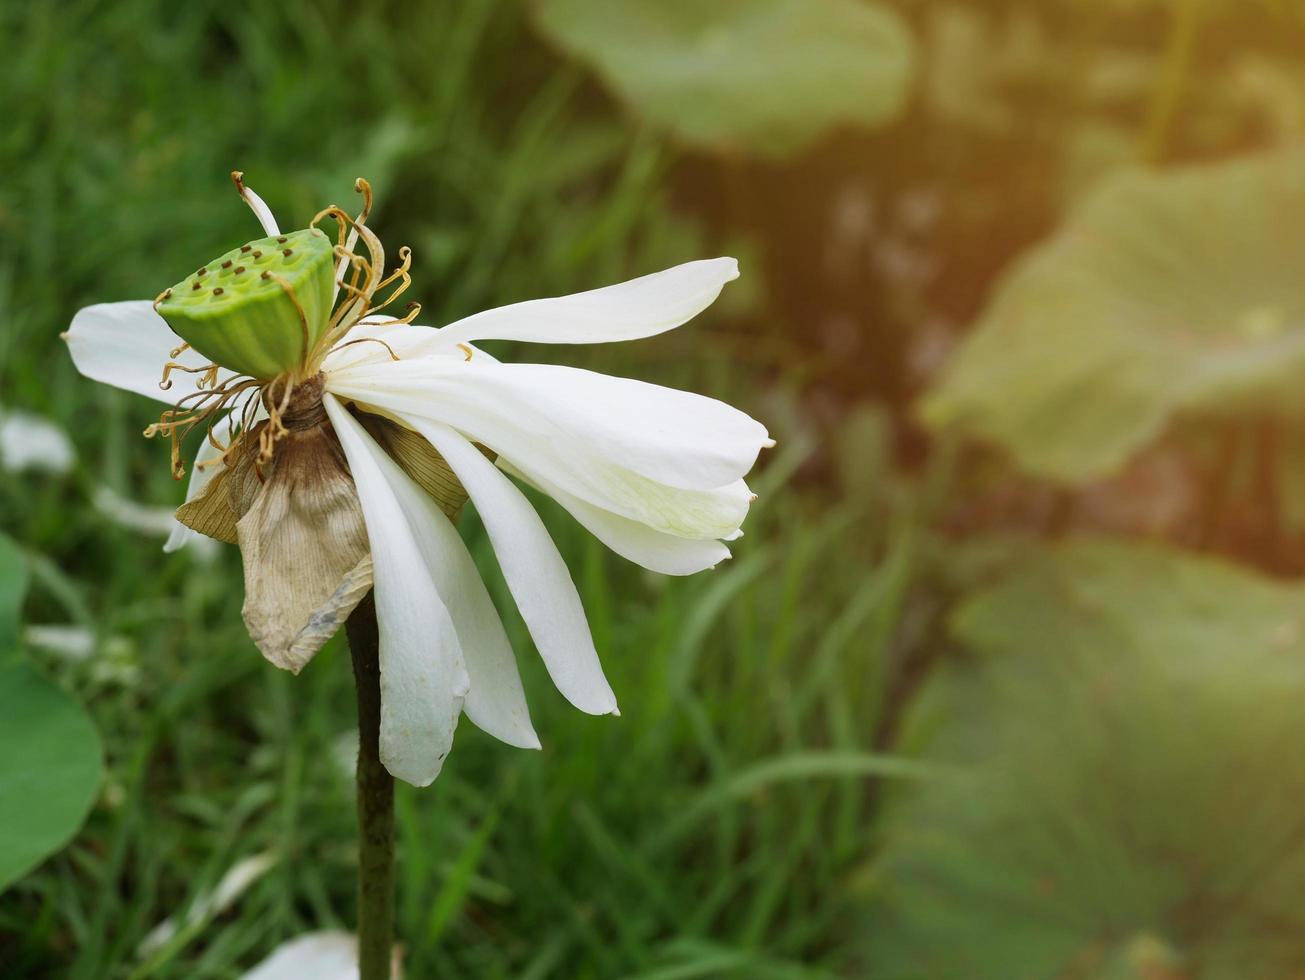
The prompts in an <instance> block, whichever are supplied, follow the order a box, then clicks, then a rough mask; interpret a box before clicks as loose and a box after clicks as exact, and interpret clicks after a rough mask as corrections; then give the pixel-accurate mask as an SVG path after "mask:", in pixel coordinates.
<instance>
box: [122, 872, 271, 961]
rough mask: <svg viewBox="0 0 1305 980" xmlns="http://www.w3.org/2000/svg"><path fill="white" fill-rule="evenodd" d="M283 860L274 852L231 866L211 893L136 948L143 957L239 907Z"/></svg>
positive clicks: (151, 933)
mask: <svg viewBox="0 0 1305 980" xmlns="http://www.w3.org/2000/svg"><path fill="white" fill-rule="evenodd" d="M278 860H280V858H279V857H278V856H277V854H276V853H275V852H274V851H264V852H262V853H261V854H254V855H251V856H250V857H247V858H243V859H242V860H240V861H237V862H236V863H235V864H233V865H232V866H231V868H230V869H229V870H228V871H227V873H226V874H224V875H223V876H222V879H221V880H220V881H219V882H218V883H217V886H216V887H215V888H214V889H213V890H212V891H211V892H205V893H204V894H202V895H199V896H198V897H197V898H196V899H195V900H194V901H193V902H191V903H190V907H189V908H188V909H187V910H186V913H185V915H184V916H183V917H181V918H180V919H178V917H176V916H169V917H168V918H166V919H164V920H163V921H162V922H160V923H159V924H158V925H157V926H155V927H154V928H153V929H151V930H150V931H149V933H148V934H146V936H145V938H144V939H142V940H141V941H140V945H139V946H137V947H136V952H137V954H139V955H140V956H149V955H150V954H151V953H154V952H155V951H157V950H159V949H162V948H163V947H164V946H165V945H167V943H168V942H169V941H170V940H171V939H172V937H173V936H175V935H176V934H177V933H178V932H180V931H181V930H182V929H186V928H191V927H194V926H198V925H200V924H202V923H204V922H206V921H207V920H209V919H210V918H212V917H213V916H215V915H220V914H222V913H223V912H225V911H226V910H227V909H229V908H230V907H231V906H232V905H233V904H235V902H236V899H238V898H239V897H240V896H241V895H243V894H244V893H245V892H246V891H247V890H248V889H249V887H250V886H251V885H253V884H254V882H256V881H258V879H259V878H261V877H263V875H265V874H267V872H268V871H270V870H271V869H272V867H273V866H274V865H275V864H276V863H277V861H278Z"/></svg>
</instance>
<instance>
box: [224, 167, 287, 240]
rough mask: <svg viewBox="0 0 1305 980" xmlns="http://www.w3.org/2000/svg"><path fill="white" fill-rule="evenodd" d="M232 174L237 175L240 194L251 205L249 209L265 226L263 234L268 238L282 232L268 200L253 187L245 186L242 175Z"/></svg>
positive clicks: (237, 188)
mask: <svg viewBox="0 0 1305 980" xmlns="http://www.w3.org/2000/svg"><path fill="white" fill-rule="evenodd" d="M232 176H233V177H235V181H236V190H238V191H239V192H240V196H241V197H242V198H244V201H245V203H246V204H248V205H249V209H250V210H251V211H253V212H254V217H256V218H257V219H258V223H259V224H260V225H262V226H263V234H264V235H266V236H267V237H268V238H271V237H273V236H275V235H279V234H281V229H280V228H278V227H277V224H276V218H275V217H274V216H273V214H272V209H271V208H269V207H268V206H267V202H266V201H264V200H263V199H262V198H261V197H259V196H258V195H257V194H255V193H254V190H253V188H252V187H247V186H245V182H244V181H243V180H241V179H240V177H237V176H236V175H235V174H232Z"/></svg>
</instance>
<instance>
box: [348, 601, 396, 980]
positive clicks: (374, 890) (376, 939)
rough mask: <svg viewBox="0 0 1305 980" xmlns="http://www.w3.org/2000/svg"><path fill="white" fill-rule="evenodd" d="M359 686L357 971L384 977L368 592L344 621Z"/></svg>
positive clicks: (388, 854)
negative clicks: (346, 621)
mask: <svg viewBox="0 0 1305 980" xmlns="http://www.w3.org/2000/svg"><path fill="white" fill-rule="evenodd" d="M345 628H346V630H347V632H348V634H349V650H350V652H351V653H352V654H353V676H354V681H355V682H356V683H357V687H358V843H359V855H358V859H359V860H358V974H359V978H360V980H389V978H390V955H391V954H390V950H391V948H392V947H393V945H394V777H393V776H391V775H390V774H389V772H387V771H386V769H385V767H384V766H383V765H381V756H380V735H381V665H380V657H379V653H378V645H379V644H378V638H377V633H376V606H375V605H374V604H373V602H372V597H371V594H370V593H369V594H368V595H367V597H366V598H365V599H363V601H362V602H360V603H359V604H358V608H357V609H355V610H354V611H353V613H352V614H351V615H350V616H349V621H348V623H347V624H346V627H345Z"/></svg>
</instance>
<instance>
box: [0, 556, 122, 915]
mask: <svg viewBox="0 0 1305 980" xmlns="http://www.w3.org/2000/svg"><path fill="white" fill-rule="evenodd" d="M26 580H27V575H26V569H25V566H24V562H23V561H22V555H21V552H19V550H18V549H17V547H15V546H14V544H13V543H12V542H11V541H9V540H8V539H7V538H5V537H4V536H3V535H0V889H3V888H5V887H7V886H8V885H9V884H10V883H12V882H13V881H15V880H16V879H18V878H20V877H21V876H22V875H24V874H26V873H27V872H28V871H30V870H31V869H32V868H33V867H35V866H36V865H37V864H38V863H40V861H41V860H43V859H44V858H45V857H47V856H48V855H50V854H52V853H54V852H55V851H56V850H58V849H59V848H60V847H62V846H63V845H64V844H66V843H67V842H68V840H69V838H71V837H72V835H73V834H74V833H75V832H76V831H77V828H78V827H80V826H81V824H82V821H83V820H84V819H86V813H87V811H89V810H90V807H91V802H92V801H93V800H94V798H95V791H96V789H97V788H98V787H99V784H100V774H101V769H102V764H101V751H100V739H99V735H98V734H96V731H95V727H94V725H92V724H91V720H90V718H89V717H88V716H87V714H86V712H85V711H84V710H82V707H81V706H80V705H79V704H77V703H76V702H75V701H73V700H72V699H71V698H69V697H68V695H66V694H64V693H63V691H62V690H60V689H59V688H58V687H57V686H55V685H54V684H52V683H50V682H49V681H48V680H46V679H45V678H44V677H42V676H41V675H40V674H39V673H38V672H37V671H36V670H35V669H34V668H33V667H32V666H31V665H30V664H28V663H27V661H26V660H25V659H23V658H22V657H20V656H18V655H17V654H16V653H15V652H14V633H15V632H16V630H17V618H18V617H17V614H18V607H19V605H20V604H21V602H22V598H23V593H24V591H25V590H26Z"/></svg>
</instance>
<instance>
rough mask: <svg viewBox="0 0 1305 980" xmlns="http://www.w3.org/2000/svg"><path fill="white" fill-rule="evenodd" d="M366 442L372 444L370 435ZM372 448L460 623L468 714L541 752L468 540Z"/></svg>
mask: <svg viewBox="0 0 1305 980" xmlns="http://www.w3.org/2000/svg"><path fill="white" fill-rule="evenodd" d="M363 436H364V438H366V439H368V440H369V441H370V440H371V437H370V436H369V435H368V434H367V433H366V431H365V430H364V431H363ZM371 448H372V449H373V452H372V457H373V459H374V460H375V462H376V465H377V467H378V468H379V469H380V471H381V473H382V475H383V476H384V477H385V480H386V482H387V483H388V484H389V486H390V489H391V490H392V491H393V492H394V496H395V499H396V500H397V501H398V504H399V507H400V509H401V510H402V511H403V517H404V519H405V520H406V521H407V522H408V526H409V527H410V528H411V529H412V537H413V540H414V542H415V543H416V545H417V548H418V550H419V551H420V552H421V556H422V559H423V560H424V561H425V563H426V569H427V571H428V573H429V574H430V576H431V579H432V581H433V582H434V583H435V589H436V591H437V592H438V593H439V596H440V598H441V599H442V600H443V602H444V605H445V608H447V609H448V611H449V615H450V616H451V617H452V619H453V628H454V630H455V631H456V632H457V634H458V643H459V645H460V646H461V648H462V659H463V662H464V664H465V665H466V668H467V677H468V678H469V680H470V682H471V686H470V688H469V689H468V691H467V696H466V700H465V702H464V704H463V706H462V708H463V710H464V711H465V712H466V713H467V717H468V718H470V719H471V720H472V721H473V722H475V723H476V725H477V726H479V727H480V728H481V729H483V730H484V731H486V732H488V733H489V734H491V735H493V736H494V737H495V738H498V739H502V740H503V741H504V742H507V743H508V744H509V745H515V746H516V747H517V748H522V749H537V748H539V747H540V746H539V737H538V736H537V735H536V734H535V730H534V728H533V727H531V724H530V711H529V709H528V708H527V707H526V695H525V691H524V690H523V689H522V687H521V675H520V673H519V672H518V671H517V663H516V660H515V659H514V657H513V655H512V644H511V643H510V642H509V641H508V637H507V633H506V631H504V629H503V622H502V620H500V619H499V615H498V610H496V609H495V608H494V602H493V600H492V599H490V597H489V591H488V590H487V589H486V588H485V583H484V581H483V580H482V579H481V577H480V572H479V571H478V570H477V568H476V563H475V561H474V560H473V559H472V557H471V553H470V552H469V551H467V546H466V544H465V543H464V542H463V540H462V537H461V535H459V534H458V530H457V528H455V527H454V526H453V524H452V522H451V521H450V520H449V519H448V517H447V516H445V514H444V512H443V511H442V510H440V508H439V506H438V505H437V504H436V503H435V501H434V500H433V499H431V496H430V494H428V493H426V491H424V490H422V488H421V487H419V486H418V485H417V484H416V483H415V482H413V480H412V479H411V478H410V477H409V476H408V475H407V474H406V473H404V472H403V470H401V469H400V468H399V466H398V464H397V463H395V462H394V461H393V460H392V459H390V457H389V456H388V455H387V454H386V453H385V452H384V450H382V449H381V448H380V446H378V445H376V443H375V442H372V443H371Z"/></svg>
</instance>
